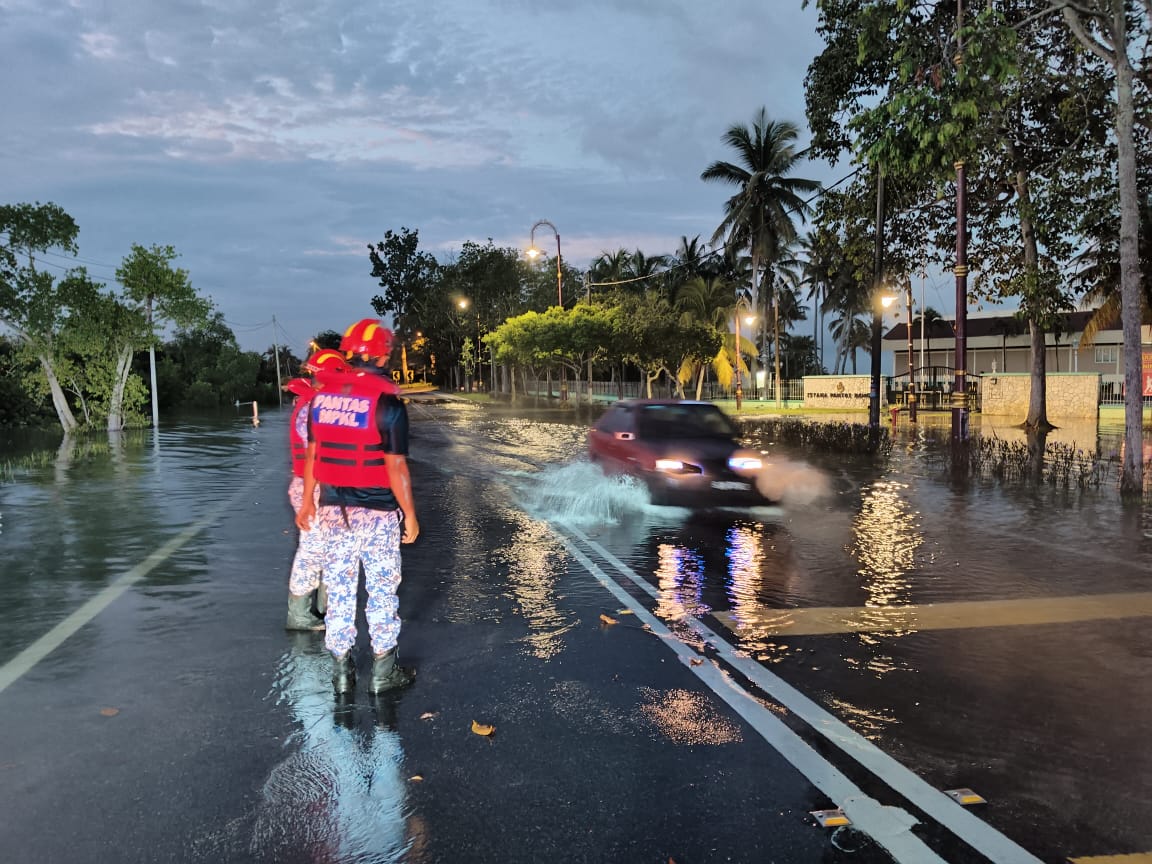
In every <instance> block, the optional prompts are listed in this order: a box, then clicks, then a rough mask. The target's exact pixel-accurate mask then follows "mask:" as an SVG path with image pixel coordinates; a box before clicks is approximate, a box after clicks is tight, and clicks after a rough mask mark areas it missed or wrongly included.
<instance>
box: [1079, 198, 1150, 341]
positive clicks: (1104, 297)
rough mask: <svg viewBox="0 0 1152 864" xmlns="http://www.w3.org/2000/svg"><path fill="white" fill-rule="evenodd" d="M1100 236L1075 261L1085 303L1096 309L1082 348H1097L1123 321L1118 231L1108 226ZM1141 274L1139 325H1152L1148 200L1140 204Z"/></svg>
mask: <svg viewBox="0 0 1152 864" xmlns="http://www.w3.org/2000/svg"><path fill="white" fill-rule="evenodd" d="M1114 221H1118V220H1114ZM1100 233H1101V235H1102V238H1103V239H1098V240H1097V241H1096V242H1095V243H1094V244H1093V245H1092V247H1091V248H1090V249H1088V251H1086V252H1084V253H1083V254H1082V255H1080V257H1079V258H1077V259H1076V260H1077V263H1079V264H1080V265H1081V269H1080V272H1079V273H1077V274H1076V279H1077V281H1078V282H1080V283H1081V284H1082V285H1085V286H1087V290H1086V291H1085V293H1084V302H1085V303H1088V304H1091V305H1093V306H1096V307H1097V308H1096V311H1095V312H1094V313H1093V314H1092V317H1091V318H1089V319H1088V323H1087V324H1085V325H1084V332H1083V333H1082V334H1081V335H1080V347H1081V348H1086V347H1088V346H1089V345H1093V344H1095V342H1096V336H1097V334H1098V333H1099V332H1100V331H1101V330H1107V329H1110V328H1113V327H1115V326H1116V325H1117V322H1119V321H1120V252H1119V248H1118V244H1119V240H1118V239H1117V238H1118V237H1119V229H1118V228H1117V226H1116V225H1114V224H1111V223H1109V225H1108V226H1106V228H1105V230H1102V231H1101V232H1100ZM1140 272H1141V282H1142V283H1143V289H1144V304H1143V306H1144V309H1143V315H1142V316H1141V320H1140V323H1141V324H1152V201H1150V200H1149V199H1148V198H1147V197H1145V198H1144V200H1143V201H1142V202H1140Z"/></svg>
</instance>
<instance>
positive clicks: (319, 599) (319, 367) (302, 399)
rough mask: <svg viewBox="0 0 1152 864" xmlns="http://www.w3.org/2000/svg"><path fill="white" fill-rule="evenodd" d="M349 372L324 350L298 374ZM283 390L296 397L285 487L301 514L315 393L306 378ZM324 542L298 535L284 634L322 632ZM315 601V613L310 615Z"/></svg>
mask: <svg viewBox="0 0 1152 864" xmlns="http://www.w3.org/2000/svg"><path fill="white" fill-rule="evenodd" d="M324 370H328V371H329V372H341V371H347V370H348V364H347V363H345V362H344V355H343V354H341V353H340V352H339V351H335V350H333V349H331V348H326V349H323V350H321V351H317V352H316V353H314V354H313V355H312V356H311V357H309V358H308V359H307V360H305V361H304V364H303V369H302V370H301V371H304V372H308V373H310V374H312V375H317V374H320V373H322V372H323V371H324ZM284 389H285V390H287V391H288V392H290V393H293V394H295V396H296V402H295V404H294V405H293V407H292V418H291V420H290V421H289V424H288V440H289V443H290V447H291V453H292V482H291V483H290V484H289V486H288V500H289V501H290V502H291V503H292V511H293V512H294V513H299V512H300V503H301V502H302V501H303V500H304V456H305V452H306V450H307V447H308V406H309V405H310V404H311V402H312V397H313V396H314V395H315V393H316V388H315V387H314V386H313V384H312V382H311V381H309V380H307V379H306V378H293V379H292V380H290V381H289V382H288V383H287V384H285V385H284ZM322 543H323V540H322V538H321V536H320V535H319V534H318V533H309V532H306V531H301V532H300V540H299V543H298V544H297V547H296V555H295V557H294V558H293V559H292V573H291V575H290V576H289V577H288V620H287V622H286V623H285V625H284V627H285V629H287V630H323V629H324V619H323V617H321V616H323V615H324V611H325V607H326V605H327V599H326V597H325V592H324V583H323V582H321V580H320V574H321V571H322V570H323V567H324V548H323V545H322ZM313 597H315V612H313Z"/></svg>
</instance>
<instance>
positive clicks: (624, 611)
mask: <svg viewBox="0 0 1152 864" xmlns="http://www.w3.org/2000/svg"><path fill="white" fill-rule="evenodd" d="M616 614H617V615H635V614H636V613H635V612H633V611H632V610H631V609H617V610H616Z"/></svg>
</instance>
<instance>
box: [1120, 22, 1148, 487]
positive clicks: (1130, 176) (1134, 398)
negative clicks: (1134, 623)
mask: <svg viewBox="0 0 1152 864" xmlns="http://www.w3.org/2000/svg"><path fill="white" fill-rule="evenodd" d="M1112 30H1113V36H1114V45H1115V54H1116V152H1117V157H1118V158H1117V165H1118V169H1119V181H1120V321H1121V326H1122V327H1123V329H1124V462H1123V467H1122V469H1121V476H1120V492H1121V494H1123V495H1126V496H1127V495H1132V496H1136V495H1141V494H1142V493H1143V488H1144V449H1143V448H1144V441H1143V427H1144V386H1143V380H1142V377H1143V376H1142V374H1141V373H1142V365H1143V359H1142V357H1141V356H1140V355H1141V346H1140V321H1141V318H1142V312H1143V302H1142V298H1141V293H1142V292H1141V285H1140V250H1139V247H1138V237H1139V234H1140V210H1139V206H1140V202H1139V190H1138V189H1137V186H1136V179H1137V178H1136V145H1135V134H1134V131H1133V127H1134V124H1135V116H1136V108H1135V105H1134V102H1133V96H1132V79H1133V70H1132V64H1131V61H1130V60H1129V59H1128V30H1127V19H1126V17H1125V4H1123V3H1120V2H1116V3H1115V9H1114V11H1113V23H1112Z"/></svg>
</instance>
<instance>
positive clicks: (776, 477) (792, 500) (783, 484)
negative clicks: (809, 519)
mask: <svg viewBox="0 0 1152 864" xmlns="http://www.w3.org/2000/svg"><path fill="white" fill-rule="evenodd" d="M756 488H757V489H759V490H760V494H761V495H763V496H764V497H765V498H769V499H771V500H772V501H778V502H780V504H782V505H784V506H791V507H802V506H805V505H808V504H812V503H814V502H815V501H817V500H819V499H821V498H824V497H825V496H827V495H829V494H831V484H830V483H829V481H828V475H826V474H825V473H824V472H823V471H821V470H820V469H819V468H813V467H812V466H811V465H809V464H807V463H805V462H794V461H792V460H790V459H784V458H781V457H779V456H772V457H765V462H764V466H763V467H762V468H761V469H760V470H759V471H758V472H757V474H756Z"/></svg>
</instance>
